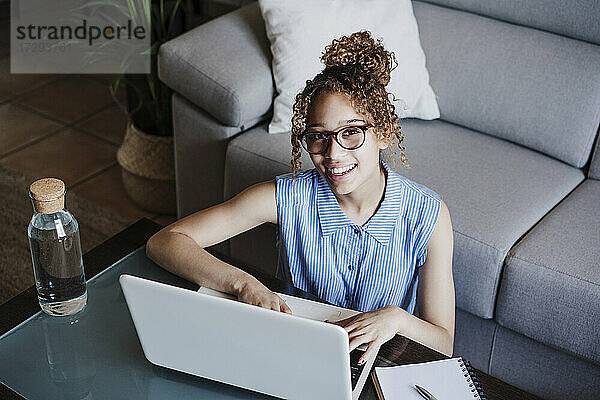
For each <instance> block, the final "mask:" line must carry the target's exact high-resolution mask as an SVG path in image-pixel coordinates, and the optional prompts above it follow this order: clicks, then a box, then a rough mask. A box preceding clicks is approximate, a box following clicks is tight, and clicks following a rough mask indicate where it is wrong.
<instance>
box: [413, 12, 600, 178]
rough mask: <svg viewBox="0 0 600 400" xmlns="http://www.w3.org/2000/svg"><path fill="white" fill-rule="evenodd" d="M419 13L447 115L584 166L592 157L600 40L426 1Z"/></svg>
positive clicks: (599, 95) (599, 109) (599, 107)
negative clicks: (597, 42) (585, 39)
mask: <svg viewBox="0 0 600 400" xmlns="http://www.w3.org/2000/svg"><path fill="white" fill-rule="evenodd" d="M483 3H494V2H483ZM499 7H500V6H499ZM502 7H504V3H503V5H502ZM569 7H570V5H569ZM414 12H415V17H416V18H417V22H418V24H419V33H420V36H421V44H422V46H423V50H424V51H425V55H426V57H427V69H428V70H429V74H430V84H431V86H432V87H433V90H434V91H435V93H436V95H437V96H438V104H439V107H440V113H441V117H442V119H444V120H447V121H450V122H453V123H456V124H459V125H462V126H466V127H469V128H472V129H475V130H478V131H481V132H484V133H488V134H490V135H494V136H498V137H501V138H504V139H507V140H510V141H513V142H515V143H519V144H521V145H523V146H527V147H529V148H531V149H534V150H538V151H541V152H543V153H545V154H548V155H550V156H552V157H555V158H558V159H559V160H562V161H564V162H566V163H568V164H571V165H573V166H576V167H578V168H581V167H582V166H583V165H584V164H585V163H586V162H587V161H588V159H589V156H590V152H591V147H592V142H593V139H594V137H595V135H596V132H597V130H598V123H599V119H600V79H598V76H600V46H598V45H594V44H591V43H587V42H583V41H579V40H575V39H569V38H566V37H563V36H558V35H555V34H551V33H548V32H543V31H540V30H537V29H532V28H527V27H523V26H517V25H513V24H509V23H506V22H501V21H498V20H494V19H489V18H485V17H481V16H479V15H475V14H471V13H468V12H464V11H457V10H453V9H449V8H445V7H439V6H435V5H432V4H428V3H420V2H415V3H414ZM596 23H597V21H596Z"/></svg>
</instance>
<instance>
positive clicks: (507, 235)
mask: <svg viewBox="0 0 600 400" xmlns="http://www.w3.org/2000/svg"><path fill="white" fill-rule="evenodd" d="M402 131H403V132H404V134H405V136H406V143H405V144H406V149H407V156H408V159H409V162H410V163H411V165H412V168H411V169H406V168H397V165H399V162H397V163H396V167H395V166H394V163H393V162H392V163H390V164H389V165H390V166H391V167H393V168H394V169H395V170H396V171H397V172H398V173H400V174H401V175H404V176H406V177H408V178H409V179H412V180H414V181H416V182H418V183H421V184H424V185H425V186H428V187H430V188H431V189H433V190H435V191H436V192H437V193H440V194H441V195H442V196H443V197H444V201H445V202H446V204H447V205H448V208H449V209H450V215H451V218H452V222H453V227H454V231H455V236H454V249H455V252H454V279H455V287H456V302H457V306H458V307H460V308H462V309H464V310H466V311H468V312H471V313H472V314H474V315H477V316H480V317H483V318H491V317H492V316H493V310H494V301H495V298H496V289H497V286H498V280H499V276H500V270H501V267H502V264H503V261H504V257H505V255H506V253H507V252H508V250H509V249H510V248H511V247H512V245H513V244H514V243H515V242H516V241H517V240H518V239H519V238H520V237H521V236H522V235H523V234H524V233H525V232H527V231H528V230H529V229H530V228H531V227H532V226H534V225H535V223H536V222H538V221H539V220H540V219H541V218H542V217H543V216H544V215H545V214H546V213H547V212H548V211H549V210H550V209H552V207H554V206H555V205H556V204H557V203H558V202H559V201H560V200H562V199H563V198H564V197H565V196H566V195H567V194H568V193H569V192H570V191H571V190H573V188H574V187H575V186H576V185H577V184H578V183H579V182H581V181H582V180H583V179H584V177H583V173H582V172H581V171H580V170H578V169H576V168H573V167H571V166H568V165H566V164H563V163H561V162H558V161H556V160H553V159H550V158H548V157H546V156H544V155H542V154H540V153H537V152H534V151H531V150H528V149H525V148H522V147H520V146H517V145H515V144H513V143H510V142H507V141H504V140H501V139H497V138H494V137H491V136H487V135H482V134H481V133H478V132H474V131H472V130H469V129H466V128H462V127H459V126H456V125H453V124H450V123H446V122H443V121H420V120H407V121H404V122H403V125H402ZM290 153H291V144H290V138H289V135H269V134H267V132H266V127H265V125H261V126H259V127H257V128H254V129H252V130H250V131H248V132H245V133H243V134H241V135H239V136H237V137H236V138H235V139H233V140H232V141H231V142H230V144H229V146H228V149H227V162H226V165H227V168H226V171H225V177H226V178H225V193H226V197H230V196H232V195H234V194H236V193H238V192H240V191H241V190H242V189H244V188H245V187H246V186H248V185H250V184H252V183H256V182H258V181H261V180H268V179H273V178H274V177H275V175H277V174H281V173H284V172H289V171H290V169H291V168H290V158H291V155H290ZM392 161H393V160H392ZM302 167H303V168H312V162H311V161H310V158H309V157H308V156H307V154H306V153H305V152H303V158H302Z"/></svg>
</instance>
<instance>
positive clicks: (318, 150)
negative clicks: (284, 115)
mask: <svg viewBox="0 0 600 400" xmlns="http://www.w3.org/2000/svg"><path fill="white" fill-rule="evenodd" d="M371 127H373V125H361V126H346V127H344V128H340V129H338V130H337V131H323V132H308V131H305V132H304V133H302V134H300V136H299V137H298V140H300V143H301V144H302V147H304V150H306V151H308V152H309V153H310V154H323V153H325V152H326V151H327V149H328V148H329V143H330V140H329V138H330V137H333V138H334V139H335V141H336V142H337V143H338V144H339V145H340V146H342V147H343V148H344V149H346V150H356V149H358V148H359V147H360V146H362V145H363V143H365V137H366V133H367V131H368V130H369V128H371Z"/></svg>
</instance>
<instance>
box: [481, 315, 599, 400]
mask: <svg viewBox="0 0 600 400" xmlns="http://www.w3.org/2000/svg"><path fill="white" fill-rule="evenodd" d="M490 358H491V363H490V369H489V374H490V375H493V376H494V377H496V378H499V379H502V380H503V381H504V382H507V383H510V384H512V385H515V386H517V387H519V388H521V389H523V390H526V391H528V392H529V393H532V394H534V395H536V396H540V397H541V398H543V399H546V400H566V399H569V400H598V393H599V392H600V379H598V377H599V376H600V366H599V365H598V364H594V363H591V362H589V361H585V360H582V359H581V358H579V357H574V356H572V355H570V354H568V353H564V352H562V351H557V350H554V349H552V348H550V347H548V346H544V345H543V344H541V343H540V342H537V341H535V340H531V339H529V338H527V337H525V336H523V335H520V334H518V333H516V332H514V331H511V330H510V329H506V328H503V327H501V326H499V327H498V329H497V331H496V335H495V337H494V346H493V349H492V355H491V357H490ZM507 398H511V397H507ZM512 398H514V399H516V398H515V397H512Z"/></svg>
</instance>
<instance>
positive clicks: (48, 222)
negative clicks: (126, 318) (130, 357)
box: [28, 178, 87, 316]
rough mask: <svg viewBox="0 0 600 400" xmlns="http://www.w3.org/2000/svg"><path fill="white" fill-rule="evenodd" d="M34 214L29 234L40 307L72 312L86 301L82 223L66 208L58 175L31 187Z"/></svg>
mask: <svg viewBox="0 0 600 400" xmlns="http://www.w3.org/2000/svg"><path fill="white" fill-rule="evenodd" d="M29 196H30V197H31V201H32V203H33V208H34V211H35V212H34V215H33V217H32V218H31V221H30V222H29V228H28V236H29V246H30V250H31V261H32V263H33V272H34V276H35V285H36V289H37V293H38V300H39V303H40V307H41V308H42V310H43V311H44V312H46V313H47V314H50V315H57V316H63V315H71V314H74V313H76V312H78V311H80V310H81V309H82V308H83V307H84V306H85V304H86V302H87V289H86V284H85V274H84V270H83V259H82V256H81V242H80V239H79V225H78V224H77V221H76V220H75V217H74V216H73V215H72V214H71V213H70V212H69V211H68V210H67V209H66V208H65V207H64V203H65V184H64V183H63V182H62V181H61V180H60V179H56V178H44V179H40V180H37V181H35V182H34V183H32V184H31V186H30V188H29Z"/></svg>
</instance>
